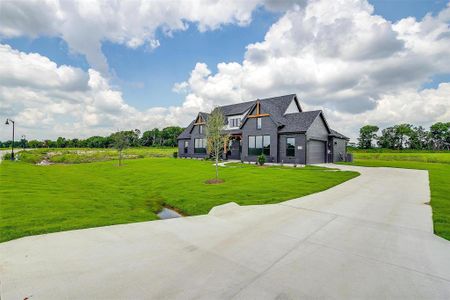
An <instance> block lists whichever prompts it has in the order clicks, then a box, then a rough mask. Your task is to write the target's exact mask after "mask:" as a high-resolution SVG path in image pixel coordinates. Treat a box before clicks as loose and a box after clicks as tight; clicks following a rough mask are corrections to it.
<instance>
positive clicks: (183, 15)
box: [0, 0, 259, 74]
mask: <svg viewBox="0 0 450 300" xmlns="http://www.w3.org/2000/svg"><path fill="white" fill-rule="evenodd" d="M258 5H259V1H258V0H246V1H225V0H220V1H211V0H201V1H165V0H154V1H146V0H136V1H114V0H113V1H109V0H108V1H105V0H79V1H60V0H4V1H1V2H0V37H9V38H11V37H19V36H29V37H37V36H41V35H45V36H57V37H61V38H63V39H64V40H65V41H66V42H67V43H68V45H69V47H70V49H71V50H72V51H75V52H77V53H81V54H83V55H85V56H86V58H87V61H88V62H89V64H90V65H91V67H92V68H94V69H96V70H98V71H100V72H102V73H103V74H107V73H108V64H107V61H106V58H105V56H104V55H103V53H102V51H101V43H102V41H105V40H107V41H111V42H113V43H118V44H123V45H126V46H127V47H130V48H133V49H135V48H138V47H140V46H143V45H145V44H147V45H148V46H149V49H154V48H157V47H158V46H159V45H160V42H159V41H158V39H157V37H156V36H155V32H156V31H157V30H161V31H162V32H164V33H165V34H167V35H171V34H172V32H174V31H177V30H186V29H187V28H188V26H189V24H190V23H195V24H196V25H197V27H198V29H199V30H200V31H207V30H214V29H217V28H219V27H220V26H222V25H223V24H238V25H240V26H244V25H247V24H248V23H249V22H250V21H251V14H252V11H253V10H254V9H255V8H256V7H257V6H258Z"/></svg>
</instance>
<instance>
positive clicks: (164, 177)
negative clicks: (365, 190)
mask: <svg viewBox="0 0 450 300" xmlns="http://www.w3.org/2000/svg"><path fill="white" fill-rule="evenodd" d="M357 175H358V174H357V173H355V172H333V171H331V172H330V171H327V170H326V169H323V168H317V167H305V168H281V167H257V166H255V165H241V164H237V165H234V166H230V167H226V168H221V169H220V177H221V178H222V179H224V180H225V183H223V184H219V185H208V184H205V183H204V182H205V181H206V180H208V179H210V178H212V177H213V176H214V167H213V166H212V163H211V162H208V161H197V160H186V159H183V160H181V159H173V158H144V159H134V160H126V161H125V165H124V166H122V167H118V166H117V161H106V162H95V163H88V164H87V163H86V164H83V163H82V164H55V165H50V166H37V165H34V164H30V163H26V162H11V161H4V162H3V163H2V164H1V165H0V241H7V240H11V239H15V238H18V237H22V236H28V235H35V234H41V233H48V232H55V231H62V230H69V229H77V228H87V227H95V226H103V225H110V224H120V223H129V222H139V221H147V220H154V219H157V216H156V214H155V213H157V212H158V211H159V209H160V208H161V205H163V204H166V205H170V206H173V207H176V208H177V209H179V210H181V211H182V212H184V213H186V214H188V215H197V214H205V213H207V212H208V211H209V210H210V209H211V208H212V207H214V206H216V205H219V204H224V203H227V202H230V201H235V202H237V203H239V204H241V205H249V204H266V203H277V202H280V201H283V200H287V199H292V198H295V197H300V196H304V195H308V194H311V193H315V192H319V191H321V190H324V189H328V188H330V187H332V186H334V185H337V184H339V183H342V182H344V181H346V180H349V179H351V178H353V177H355V176H357Z"/></svg>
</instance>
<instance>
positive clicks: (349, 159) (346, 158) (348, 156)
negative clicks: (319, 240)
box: [345, 153, 353, 162]
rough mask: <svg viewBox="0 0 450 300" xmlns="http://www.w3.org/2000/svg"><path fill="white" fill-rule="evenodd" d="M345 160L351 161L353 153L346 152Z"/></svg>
mask: <svg viewBox="0 0 450 300" xmlns="http://www.w3.org/2000/svg"><path fill="white" fill-rule="evenodd" d="M345 161H346V162H353V154H352V153H347V156H346V157H345Z"/></svg>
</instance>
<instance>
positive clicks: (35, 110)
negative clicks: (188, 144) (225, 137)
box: [0, 0, 450, 139]
mask: <svg viewBox="0 0 450 300" xmlns="http://www.w3.org/2000/svg"><path fill="white" fill-rule="evenodd" d="M140 1H142V3H141V2H140ZM364 1H365V0H360V2H358V1H356V2H355V1H345V0H342V1H335V2H333V3H334V5H329V4H328V3H327V1H325V0H314V1H303V0H299V1H298V2H299V3H302V4H301V5H303V6H302V8H301V9H299V7H298V6H292V5H291V3H292V2H293V1H286V2H282V1H270V0H252V1H248V2H247V1H246V2H240V1H230V2H227V3H226V4H223V3H220V2H219V4H217V3H214V2H211V3H209V2H208V4H207V5H210V6H209V7H195V5H192V3H190V2H189V1H185V0H183V1H180V2H177V1H175V0H174V1H170V2H167V1H164V0H153V1H152V2H146V0H137V1H136V2H118V3H115V2H104V3H103V4H99V3H96V2H95V1H94V0H92V1H85V2H83V1H81V2H80V3H81V4H80V5H78V6H77V4H75V3H76V2H69V1H58V0H55V2H53V4H52V3H51V2H49V3H45V5H47V6H45V5H44V4H43V3H39V2H36V3H34V2H26V1H25V2H20V1H18V2H16V1H10V2H4V4H3V7H2V11H0V56H2V57H0V59H4V61H7V62H8V63H7V64H4V65H3V66H2V65H0V100H1V101H0V117H2V118H4V117H6V116H8V117H14V118H16V119H18V120H21V121H20V122H18V123H21V124H23V126H26V128H24V129H23V130H24V131H27V132H30V134H33V135H35V136H36V137H47V136H58V135H67V136H78V135H81V136H89V135H93V134H107V133H108V132H111V131H112V130H116V129H118V128H119V127H120V128H131V127H135V126H136V127H140V129H142V130H146V129H150V128H152V127H164V126H169V125H181V126H185V125H186V124H187V123H189V121H190V119H191V118H192V117H193V115H194V114H195V113H196V112H197V111H198V110H209V109H211V108H212V107H214V106H217V105H223V104H230V103H234V102H237V101H244V100H251V99H253V98H255V97H269V96H274V95H279V94H282V93H297V94H298V95H299V96H300V98H301V99H302V103H303V105H304V106H305V107H307V108H309V109H323V110H325V111H326V112H327V114H328V116H329V119H330V122H332V123H335V124H337V126H342V127H347V128H348V129H347V130H348V132H344V133H347V135H350V136H355V134H356V132H357V128H358V127H359V126H361V125H363V124H367V123H370V122H372V123H377V124H378V125H380V126H383V125H384V124H386V125H391V123H392V122H410V123H414V122H416V123H418V124H422V125H427V124H430V123H432V122H435V121H437V120H442V121H446V119H448V118H450V117H449V116H450V109H447V107H446V105H445V103H442V101H445V98H444V97H442V95H443V94H445V93H446V89H450V84H449V85H446V84H447V83H449V82H450V68H449V67H448V65H450V61H449V59H448V57H450V53H448V51H450V25H449V23H450V20H449V19H450V18H449V17H448V15H449V12H448V11H449V10H450V8H446V7H447V6H448V3H449V1H444V0H369V3H370V4H372V5H373V6H374V12H373V13H372V14H371V12H370V9H368V7H367V5H365V2H364ZM148 3H151V5H146V4H148ZM101 5H103V7H101ZM136 5H141V10H140V12H139V14H136V9H137V7H134V6H136ZM305 6H307V7H313V10H312V11H313V13H312V14H313V16H314V17H313V18H310V17H311V16H308V17H306V16H305V15H304V14H303V13H302V9H303V8H305ZM142 7H146V8H145V9H143V10H142ZM180 7H182V8H181V9H180ZM449 7H450V6H449ZM444 10H446V11H447V12H446V13H445V14H443V16H442V18H438V17H437V16H438V14H439V13H440V12H442V11H444ZM61 11H63V12H64V13H61ZM162 12H163V13H162ZM360 13H362V15H361V14H360ZM314 14H316V15H314ZM426 14H431V16H432V17H431V18H430V21H429V22H428V23H426V24H425V23H424V22H422V18H423V17H424V16H425V15H426ZM321 15H326V16H327V18H326V20H321V19H320V16H321ZM357 15H358V16H359V17H356V16H357ZM61 16H63V17H61ZM250 16H251V18H250ZM337 16H339V17H337ZM361 16H363V17H361ZM377 16H381V17H377ZM407 17H414V18H415V21H414V20H411V21H406V20H405V19H404V18H407ZM330 19H331V20H330ZM311 20H315V21H311ZM328 21H331V26H330V24H329V23H328ZM386 21H388V22H386ZM399 21H401V22H400V24H399V25H398V26H397V25H396V26H394V25H393V24H394V23H397V22H399ZM283 22H284V23H283ZM358 22H360V23H361V24H358ZM389 22H390V23H389ZM115 25H116V26H115ZM186 26H187V27H188V28H187V29H186V28H185V27H186ZM289 26H291V27H289ZM303 27H304V28H303ZM413 27H414V28H420V30H419V31H417V30H416V29H415V30H416V31H414V30H413V31H411V30H410V29H411V28H413ZM201 28H202V29H205V30H200V29H201ZM163 30H164V31H163ZM167 30H169V31H170V32H171V34H170V35H168V34H166V33H164V32H167ZM302 30H304V31H302ZM310 32H315V33H316V34H315V35H310V34H309V33H310ZM267 33H270V34H269V35H267V36H268V38H267V39H265V37H266V34H267ZM317 33H319V34H317ZM153 40H158V42H159V46H158V47H156V48H154V49H150V46H149V45H150V44H151V42H152V41H153ZM425 40H426V44H424V45H422V44H421V43H423V41H425ZM97 43H98V45H101V46H99V47H96V45H97ZM255 43H258V44H257V45H256V46H255V45H254V44H255ZM135 45H138V46H137V47H136V46H135ZM30 53H37V54H38V55H30ZM47 58H48V60H47V61H43V60H46V59H47ZM105 60H106V61H105ZM233 62H235V63H236V64H230V63H233ZM201 63H203V64H204V65H203V64H201ZM219 63H225V64H224V66H225V69H224V70H218V69H217V64H219ZM55 64H56V65H55ZM63 65H64V66H68V67H64V68H63V67H61V66H63ZM2 67H3V68H2ZM78 68H79V69H78ZM80 70H81V71H80ZM88 70H93V71H91V72H88ZM205 74H209V75H205ZM189 79H194V81H195V82H194V83H192V84H191V83H189ZM2 80H3V81H2ZM88 80H89V83H88ZM180 82H184V85H185V86H186V87H187V89H186V91H185V92H181V93H176V92H174V91H173V87H174V84H175V83H180ZM443 84H444V85H443ZM74 88H75V90H77V93H74V92H73V91H74ZM424 90H429V92H426V93H425V92H422V91H424ZM18 91H19V92H18ZM443 99H444V100H443ZM424 103H433V105H434V106H433V107H431V106H430V105H428V106H427V107H428V113H427V114H424V115H421V116H420V117H419V116H416V115H417V114H416V113H415V112H416V110H414V109H412V108H413V107H414V105H416V106H417V107H422V106H423V105H424ZM386 109H388V110H389V111H386ZM36 120H39V122H38V121H36ZM41 120H42V121H41ZM350 120H353V122H352V123H350ZM355 120H357V121H355ZM74 128H75V130H74ZM1 130H3V129H1ZM20 130H21V129H20V128H19V131H20ZM4 136H7V133H4V132H3V131H0V139H2V138H4Z"/></svg>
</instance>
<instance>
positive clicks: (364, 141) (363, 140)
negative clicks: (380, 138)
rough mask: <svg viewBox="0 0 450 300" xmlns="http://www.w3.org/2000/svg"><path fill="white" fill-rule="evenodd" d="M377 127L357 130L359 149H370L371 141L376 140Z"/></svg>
mask: <svg viewBox="0 0 450 300" xmlns="http://www.w3.org/2000/svg"><path fill="white" fill-rule="evenodd" d="M378 129H379V128H378V126H374V125H366V126H363V127H361V129H360V130H359V138H358V142H359V147H360V148H362V149H369V148H372V140H374V139H376V138H377V134H376V133H377V131H378Z"/></svg>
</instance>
